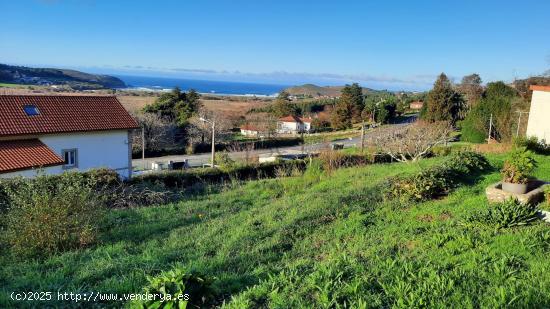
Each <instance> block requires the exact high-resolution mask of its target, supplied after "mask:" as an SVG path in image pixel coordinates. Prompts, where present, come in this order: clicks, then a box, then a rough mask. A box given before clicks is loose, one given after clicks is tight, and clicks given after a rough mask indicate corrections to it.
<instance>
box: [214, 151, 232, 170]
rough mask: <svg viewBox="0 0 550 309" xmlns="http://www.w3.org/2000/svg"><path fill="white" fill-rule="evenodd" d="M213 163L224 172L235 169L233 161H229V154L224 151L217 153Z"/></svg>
mask: <svg viewBox="0 0 550 309" xmlns="http://www.w3.org/2000/svg"><path fill="white" fill-rule="evenodd" d="M215 163H216V165H218V166H219V167H220V168H221V169H222V170H224V171H228V170H231V169H232V168H233V167H235V160H233V159H231V157H230V156H229V153H228V152H226V151H223V152H217V153H216V154H215Z"/></svg>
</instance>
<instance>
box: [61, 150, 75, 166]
mask: <svg viewBox="0 0 550 309" xmlns="http://www.w3.org/2000/svg"><path fill="white" fill-rule="evenodd" d="M69 153H74V156H73V162H72V163H71V162H70V163H68V164H67V163H65V164H63V169H71V168H77V167H78V149H76V148H72V149H63V150H61V157H62V158H63V161H64V162H67V160H65V156H66V155H67V154H69ZM69 161H70V155H69Z"/></svg>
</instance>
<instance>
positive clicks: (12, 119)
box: [0, 95, 138, 136]
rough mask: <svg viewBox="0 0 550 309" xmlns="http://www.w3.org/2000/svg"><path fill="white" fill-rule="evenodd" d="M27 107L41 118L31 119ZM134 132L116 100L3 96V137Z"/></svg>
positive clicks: (134, 125) (133, 124) (0, 101)
mask: <svg viewBox="0 0 550 309" xmlns="http://www.w3.org/2000/svg"><path fill="white" fill-rule="evenodd" d="M26 105H34V106H36V107H37V108H38V110H39V112H40V114H39V115H35V116H28V115H27V114H26V113H25V111H24V110H23V108H24V107H25V106H26ZM134 128H138V124H137V123H136V121H135V120H134V119H133V118H132V116H130V114H128V112H127V111H126V110H125V109H124V107H122V104H120V102H119V101H118V100H117V99H116V97H114V96H60V95H55V96H50V95H0V136H8V135H26V134H48V133H62V132H82V131H104V130H117V129H134Z"/></svg>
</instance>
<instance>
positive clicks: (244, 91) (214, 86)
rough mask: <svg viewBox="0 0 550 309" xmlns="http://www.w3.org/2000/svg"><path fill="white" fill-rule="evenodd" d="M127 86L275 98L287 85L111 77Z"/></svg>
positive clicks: (156, 89) (124, 76)
mask: <svg viewBox="0 0 550 309" xmlns="http://www.w3.org/2000/svg"><path fill="white" fill-rule="evenodd" d="M113 76H115V77H118V78H120V79H121V80H122V81H124V83H125V84H126V85H127V86H128V87H127V88H126V89H139V90H150V91H169V90H171V89H174V88H175V87H179V88H180V89H181V90H183V91H188V90H190V89H194V90H195V91H197V92H199V93H202V94H217V95H241V96H276V95H277V94H278V93H279V92H281V91H282V90H284V89H285V88H288V87H290V86H289V85H275V84H261V83H245V82H227V81H215V80H199V79H185V78H169V77H149V76H132V75H113Z"/></svg>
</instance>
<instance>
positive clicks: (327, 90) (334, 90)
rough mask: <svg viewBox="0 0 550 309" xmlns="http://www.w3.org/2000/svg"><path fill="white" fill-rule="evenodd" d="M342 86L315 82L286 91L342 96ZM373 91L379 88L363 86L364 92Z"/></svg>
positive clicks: (297, 93)
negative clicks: (319, 84) (321, 84)
mask: <svg viewBox="0 0 550 309" xmlns="http://www.w3.org/2000/svg"><path fill="white" fill-rule="evenodd" d="M342 88H344V86H317V85H314V84H304V85H301V86H294V87H290V88H287V89H285V91H286V92H288V93H289V94H291V95H294V96H308V97H314V98H316V97H323V96H327V97H338V96H340V91H341V90H342ZM372 92H377V90H373V89H370V88H365V87H363V93H364V94H367V93H372Z"/></svg>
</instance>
